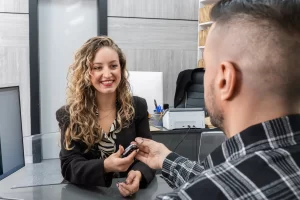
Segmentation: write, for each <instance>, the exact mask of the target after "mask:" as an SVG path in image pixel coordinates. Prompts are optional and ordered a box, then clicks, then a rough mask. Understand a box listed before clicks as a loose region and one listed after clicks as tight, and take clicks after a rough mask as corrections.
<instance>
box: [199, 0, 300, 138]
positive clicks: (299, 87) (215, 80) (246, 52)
mask: <svg viewBox="0 0 300 200" xmlns="http://www.w3.org/2000/svg"><path fill="white" fill-rule="evenodd" d="M211 18H212V20H213V21H215V23H214V24H213V26H212V28H211V29H210V32H209V34H208V37H207V41H206V48H205V51H204V60H205V66H206V72H205V79H204V85H205V101H206V107H207V109H208V112H209V114H210V116H211V121H212V124H213V125H215V126H218V127H220V128H223V129H225V131H229V130H226V129H229V127H227V126H228V123H229V121H230V119H228V118H232V117H234V115H236V116H239V117H241V118H244V119H246V117H245V115H248V117H250V116H249V115H251V111H253V114H257V113H254V112H255V109H262V110H261V112H262V115H264V113H265V115H266V116H267V115H268V117H271V116H274V117H275V116H276V115H280V114H292V113H291V112H294V113H295V112H297V110H295V109H296V107H297V106H299V103H298V102H299V100H300V0H221V1H219V2H218V3H217V4H216V5H215V6H214V7H213V8H212V11H211ZM269 106H276V107H273V109H274V112H273V111H272V109H269ZM277 106H278V107H277ZM298 108H299V107H298ZM276 109H278V113H276ZM282 110H285V111H286V112H287V113H284V112H282ZM272 112H273V115H272ZM241 113H242V114H241ZM275 113H276V114H275ZM252 117H253V118H257V120H259V119H262V118H260V117H258V116H257V115H255V116H252ZM278 117H279V116H278ZM238 119H239V118H238ZM241 120H242V119H241ZM254 121H255V120H254ZM236 123H239V122H237V121H236ZM244 128H246V127H244ZM231 134H232V133H231Z"/></svg>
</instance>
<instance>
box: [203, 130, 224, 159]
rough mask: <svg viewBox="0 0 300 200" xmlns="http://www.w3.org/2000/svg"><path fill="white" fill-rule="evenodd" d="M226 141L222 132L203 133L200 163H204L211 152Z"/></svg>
mask: <svg viewBox="0 0 300 200" xmlns="http://www.w3.org/2000/svg"><path fill="white" fill-rule="evenodd" d="M225 140H226V136H225V134H224V133H223V132H222V131H207V132H202V133H201V137H200V144H199V152H198V162H199V163H200V162H202V161H203V160H204V159H205V158H206V157H207V156H208V155H209V154H210V153H211V152H213V151H214V150H215V149H216V148H217V147H218V146H220V145H221V144H222V143H223V142H224V141H225Z"/></svg>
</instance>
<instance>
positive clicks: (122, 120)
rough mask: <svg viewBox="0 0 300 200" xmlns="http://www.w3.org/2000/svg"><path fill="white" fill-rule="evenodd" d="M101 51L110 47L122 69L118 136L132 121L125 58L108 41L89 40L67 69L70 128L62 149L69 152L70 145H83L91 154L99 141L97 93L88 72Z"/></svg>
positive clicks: (117, 48) (95, 38)
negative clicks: (116, 55) (77, 143)
mask: <svg viewBox="0 0 300 200" xmlns="http://www.w3.org/2000/svg"><path fill="white" fill-rule="evenodd" d="M102 47H110V48H112V49H113V50H115V51H116V52H117V53H118V57H119V62H120V66H121V81H120V84H119V86H118V88H117V102H118V108H119V109H118V110H117V122H118V125H119V126H118V129H117V130H116V132H120V130H121V129H122V128H126V127H129V125H130V123H131V122H132V119H133V117H134V112H135V111H134V108H133V104H132V95H131V90H130V85H129V82H128V71H127V69H126V58H125V55H124V53H123V52H122V50H121V49H120V48H119V47H118V46H117V44H116V43H115V42H114V41H113V40H112V39H111V38H109V37H106V36H98V37H93V38H91V39H89V40H88V41H87V42H85V43H84V44H83V46H82V47H81V48H80V49H79V50H78V51H77V52H76V54H75V57H74V62H73V63H72V65H71V66H70V68H69V73H68V87H67V109H68V111H69V113H70V125H69V127H68V128H67V130H66V133H65V138H64V139H65V143H64V146H65V148H66V149H67V150H70V149H72V146H71V142H72V140H73V141H83V142H84V143H85V144H86V145H87V150H86V151H88V150H90V149H91V147H92V146H93V145H94V144H97V143H99V142H100V141H101V139H102V133H103V131H102V128H101V127H100V126H99V124H98V117H97V116H96V111H97V105H96V103H95V98H96V89H95V88H94V87H93V85H92V84H91V81H90V70H91V67H92V62H93V60H94V57H95V54H96V52H97V51H98V50H99V49H101V48H102Z"/></svg>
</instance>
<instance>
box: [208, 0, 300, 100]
mask: <svg viewBox="0 0 300 200" xmlns="http://www.w3.org/2000/svg"><path fill="white" fill-rule="evenodd" d="M210 16H211V19H212V20H213V21H214V22H215V24H216V27H218V26H219V27H223V26H225V27H226V28H228V27H230V26H236V25H237V24H239V26H240V28H243V27H245V29H246V30H247V29H248V30H249V31H251V30H253V29H257V30H259V31H261V33H262V34H264V35H266V36H267V37H266V38H263V39H262V38H261V37H259V36H258V37H256V38H254V39H253V41H255V42H256V43H257V44H259V47H262V46H263V44H264V42H266V41H267V42H269V44H270V43H273V46H272V48H273V49H266V51H265V52H266V55H268V56H269V57H268V58H269V59H270V58H272V59H275V60H276V61H279V62H277V63H278V64H274V65H273V66H270V65H271V64H270V62H268V60H263V61H262V65H264V66H265V69H266V70H265V71H264V72H263V73H264V74H263V75H262V74H260V75H261V76H263V77H264V78H265V80H271V81H272V84H273V83H274V86H275V84H276V87H277V88H275V87H272V86H271V85H270V86H269V90H272V89H273V90H275V92H276V93H277V94H279V95H280V96H285V97H286V98H294V97H295V98H297V99H300V84H299V83H298V82H299V80H300V0H220V1H219V2H217V3H216V4H215V5H214V6H213V8H212V10H211V13H210ZM246 23H249V24H246ZM237 26H238V25H237ZM253 41H252V42H253ZM270 51H271V52H270ZM258 56H259V55H258ZM262 57H263V58H264V59H266V58H265V57H266V56H265V55H262ZM254 60H255V59H254ZM267 70H268V71H267ZM268 72H270V73H268ZM257 78H258V77H257ZM260 78H261V77H260ZM261 79H262V78H261ZM265 82H268V81H265ZM270 83H271V82H270Z"/></svg>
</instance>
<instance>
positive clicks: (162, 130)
mask: <svg viewBox="0 0 300 200" xmlns="http://www.w3.org/2000/svg"><path fill="white" fill-rule="evenodd" d="M155 128H158V129H159V130H157V131H151V133H152V135H154V134H166V133H172V134H181V133H186V132H187V131H188V129H174V130H168V129H166V128H163V127H155ZM219 130H220V129H218V128H215V129H209V128H191V129H190V130H189V133H202V132H206V131H219Z"/></svg>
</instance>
